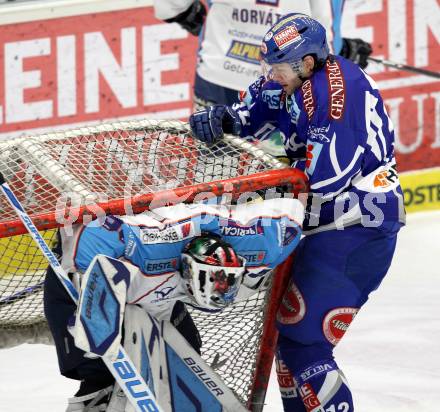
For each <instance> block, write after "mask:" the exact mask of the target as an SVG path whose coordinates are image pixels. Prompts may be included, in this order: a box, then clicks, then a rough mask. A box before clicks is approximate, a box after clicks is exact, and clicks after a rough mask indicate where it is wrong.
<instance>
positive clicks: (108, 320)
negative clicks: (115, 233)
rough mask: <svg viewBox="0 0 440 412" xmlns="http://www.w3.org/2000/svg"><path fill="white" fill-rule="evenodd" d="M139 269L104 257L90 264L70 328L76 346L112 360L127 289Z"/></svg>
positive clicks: (95, 259) (97, 257)
mask: <svg viewBox="0 0 440 412" xmlns="http://www.w3.org/2000/svg"><path fill="white" fill-rule="evenodd" d="M137 271H138V269H137V268H136V267H135V266H133V265H130V264H127V263H123V262H121V261H119V260H117V259H113V258H109V257H107V256H104V255H97V256H96V257H95V258H94V259H93V260H92V262H91V263H90V265H89V267H88V269H87V271H86V273H85V274H84V277H83V281H82V284H81V297H80V301H79V304H78V311H77V315H76V318H75V325H74V327H73V328H71V329H70V332H71V334H72V335H73V337H74V339H75V345H76V346H77V347H78V348H80V349H82V350H84V351H85V352H91V353H93V354H95V355H98V356H106V357H109V358H110V359H113V360H115V359H116V358H117V356H118V352H119V345H120V343H121V327H122V321H123V317H124V309H125V302H126V296H127V288H128V286H129V285H130V280H131V277H132V276H134V274H135V273H136V272H137Z"/></svg>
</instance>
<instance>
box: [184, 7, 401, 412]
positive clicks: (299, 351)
mask: <svg viewBox="0 0 440 412" xmlns="http://www.w3.org/2000/svg"><path fill="white" fill-rule="evenodd" d="M261 57H262V66H263V73H264V75H263V76H262V77H260V78H259V79H258V80H257V81H256V82H254V83H253V84H251V85H250V86H249V88H248V89H247V92H246V95H245V97H244V99H243V101H242V102H241V103H240V104H237V105H234V106H232V107H229V106H222V105H215V106H211V107H209V108H207V109H205V110H202V111H200V112H197V113H195V114H193V115H192V116H191V118H190V123H191V127H192V130H193V134H194V135H195V136H197V137H198V138H199V139H200V140H203V141H205V142H208V143H213V142H215V141H216V140H218V139H221V137H222V135H223V133H232V134H237V135H241V136H242V137H245V138H247V139H249V140H254V139H264V138H265V136H267V135H268V134H270V131H271V130H273V129H274V128H279V129H280V131H281V134H282V138H283V141H284V147H285V150H286V153H287V155H288V156H289V159H290V161H291V164H292V166H293V167H297V168H299V169H301V170H303V171H304V172H305V173H306V174H307V176H308V178H309V180H310V188H311V193H310V197H309V202H308V206H307V210H306V219H305V224H304V234H305V237H304V238H303V239H302V240H301V242H300V244H299V246H298V249H297V254H296V263H295V265H294V270H293V273H292V277H291V281H290V284H289V286H288V288H287V290H286V291H285V294H284V298H283V301H282V304H281V307H280V309H279V312H278V316H277V325H278V329H279V331H280V338H279V342H278V361H277V362H278V368H277V369H278V376H279V383H280V389H281V392H282V397H283V403H284V408H285V410H286V411H289V412H299V411H308V412H309V411H314V412H317V411H344V412H348V411H353V400H352V396H351V392H350V389H349V387H348V385H347V381H346V379H345V377H344V375H343V373H342V371H341V370H340V369H339V367H338V365H337V363H336V362H335V360H334V357H333V348H334V346H335V345H336V344H337V343H338V342H339V341H340V339H341V338H342V337H343V335H344V333H345V332H346V331H347V329H348V327H349V325H350V323H351V321H352V320H353V318H354V317H355V315H356V313H357V312H358V311H359V309H360V308H361V307H362V305H363V304H364V303H365V302H366V301H367V299H368V296H369V294H370V292H372V291H373V290H375V289H376V288H377V287H378V286H379V284H380V283H381V281H382V279H383V277H384V276H385V274H386V272H387V271H388V268H389V266H390V264H391V260H392V257H393V254H394V250H395V246H396V238H397V233H398V231H399V228H400V227H401V226H402V225H403V224H404V222H405V212H404V207H403V196H402V190H401V188H400V185H399V179H398V176H397V171H396V164H395V159H394V133H393V125H392V123H391V120H390V118H389V117H388V114H387V112H386V108H385V105H384V102H383V100H382V98H381V96H380V93H379V91H378V89H377V85H376V84H375V82H374V81H373V80H372V79H371V78H370V77H369V76H368V75H367V74H366V73H364V72H363V71H362V69H361V68H360V67H359V66H357V65H355V64H353V63H352V62H351V61H349V60H347V59H345V58H343V57H340V56H334V55H332V54H330V53H329V49H328V46H327V40H326V33H325V30H324V28H323V27H322V26H321V25H320V24H319V23H318V22H317V21H316V20H313V19H312V18H310V17H309V16H306V15H303V14H289V15H286V16H284V18H282V19H281V20H280V21H279V22H278V23H277V24H275V25H274V26H273V27H272V28H271V29H270V30H269V31H268V32H267V33H266V35H265V37H264V39H263V42H262V45H261Z"/></svg>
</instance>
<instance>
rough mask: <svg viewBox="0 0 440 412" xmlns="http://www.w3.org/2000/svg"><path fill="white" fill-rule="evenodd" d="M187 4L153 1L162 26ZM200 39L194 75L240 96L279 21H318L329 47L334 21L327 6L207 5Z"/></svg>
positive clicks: (326, 0)
mask: <svg viewBox="0 0 440 412" xmlns="http://www.w3.org/2000/svg"><path fill="white" fill-rule="evenodd" d="M192 3H193V1H192V0H189V1H188V0H180V1H179V0H155V1H154V7H155V13H156V17H157V18H159V19H162V20H165V19H169V18H172V17H175V16H176V15H178V14H180V13H182V12H184V11H185V10H187V9H188V7H190V5H191V4H192ZM208 5H209V11H208V16H207V19H206V22H205V28H204V32H203V33H202V36H201V47H200V50H199V56H198V65H197V74H198V75H199V76H200V77H201V78H203V79H204V80H206V81H208V82H211V83H214V84H217V85H220V86H223V87H227V88H229V89H233V90H244V89H246V88H247V86H248V85H249V84H251V83H252V82H254V81H255V80H256V79H257V78H258V76H259V75H260V74H261V70H260V62H259V55H260V45H261V41H262V39H263V36H264V35H265V34H266V32H267V30H268V29H269V28H270V27H271V26H272V25H274V24H275V23H276V22H277V21H278V20H279V19H280V18H281V17H282V16H283V15H285V14H288V13H292V12H298V13H304V14H307V15H309V16H311V17H313V18H314V19H316V20H318V21H319V22H320V23H321V24H322V25H323V26H324V27H325V29H326V30H327V39H328V42H329V45H330V46H331V44H332V40H333V29H334V27H333V20H334V19H333V16H334V15H338V16H339V14H340V10H338V11H337V12H336V11H334V10H332V2H331V1H330V0H309V1H304V0H303V1H300V0H212V1H208Z"/></svg>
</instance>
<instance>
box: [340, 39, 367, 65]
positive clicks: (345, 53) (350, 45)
mask: <svg viewBox="0 0 440 412" xmlns="http://www.w3.org/2000/svg"><path fill="white" fill-rule="evenodd" d="M372 51H373V49H372V48H371V44H370V43H367V42H365V41H363V40H361V39H347V38H343V39H342V49H341V51H340V52H339V55H340V56H342V57H345V58H346V59H349V60H351V61H353V62H355V63H356V64H358V65H359V67H360V68H361V69H365V68H366V67H367V66H368V61H367V59H368V56H369V55H370V54H371V52H372Z"/></svg>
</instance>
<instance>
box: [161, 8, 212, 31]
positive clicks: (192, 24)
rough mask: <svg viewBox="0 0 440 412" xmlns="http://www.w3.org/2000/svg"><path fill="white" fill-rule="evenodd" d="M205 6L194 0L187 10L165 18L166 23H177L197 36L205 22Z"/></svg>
mask: <svg viewBox="0 0 440 412" xmlns="http://www.w3.org/2000/svg"><path fill="white" fill-rule="evenodd" d="M205 17H206V8H205V6H204V4H203V3H200V1H199V0H196V1H195V2H194V3H193V4H191V6H189V8H188V9H187V10H185V11H184V12H183V13H180V14H178V15H177V16H176V17H173V18H171V19H166V20H165V21H166V22H167V23H177V24H180V26H182V28H184V29H185V30H186V31H187V32H189V33H191V34H192V35H193V36H198V35H199V34H200V31H201V30H202V27H203V23H204V22H205Z"/></svg>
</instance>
